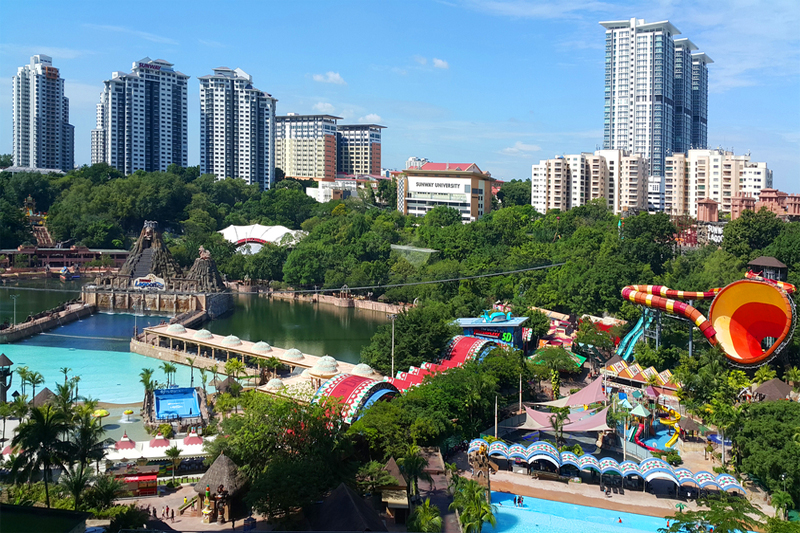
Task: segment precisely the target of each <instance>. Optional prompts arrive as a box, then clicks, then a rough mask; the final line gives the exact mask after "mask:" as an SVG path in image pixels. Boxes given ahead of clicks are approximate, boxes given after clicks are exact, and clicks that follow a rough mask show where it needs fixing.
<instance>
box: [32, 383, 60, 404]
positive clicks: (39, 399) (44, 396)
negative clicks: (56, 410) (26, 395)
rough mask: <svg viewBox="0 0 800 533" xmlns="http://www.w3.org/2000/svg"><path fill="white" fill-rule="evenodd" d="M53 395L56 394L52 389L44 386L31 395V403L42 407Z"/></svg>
mask: <svg viewBox="0 0 800 533" xmlns="http://www.w3.org/2000/svg"><path fill="white" fill-rule="evenodd" d="M55 397H56V395H55V394H53V391H51V390H50V389H48V388H47V387H45V388H43V389H42V390H40V391H39V394H37V395H36V396H34V397H33V401H32V402H31V405H33V406H34V407H42V406H43V405H44V404H46V403H48V402H50V401H52V400H53V398H55Z"/></svg>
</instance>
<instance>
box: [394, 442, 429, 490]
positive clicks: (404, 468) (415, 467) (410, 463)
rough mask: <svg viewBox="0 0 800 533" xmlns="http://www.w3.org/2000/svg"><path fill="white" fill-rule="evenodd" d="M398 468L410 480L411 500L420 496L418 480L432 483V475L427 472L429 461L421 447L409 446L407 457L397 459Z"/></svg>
mask: <svg viewBox="0 0 800 533" xmlns="http://www.w3.org/2000/svg"><path fill="white" fill-rule="evenodd" d="M397 466H399V467H400V472H402V473H403V475H404V476H405V477H406V479H407V480H408V497H409V499H412V498H413V497H414V496H416V495H418V494H419V486H418V480H420V479H422V480H425V481H427V482H429V483H430V482H432V478H431V475H430V474H429V473H428V472H426V471H425V467H426V466H428V461H427V459H425V458H424V457H423V456H422V453H421V452H420V449H419V447H418V446H416V445H414V444H412V445H409V447H408V448H407V449H406V453H405V455H403V456H402V457H400V458H399V459H397Z"/></svg>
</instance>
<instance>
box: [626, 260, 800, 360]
mask: <svg viewBox="0 0 800 533" xmlns="http://www.w3.org/2000/svg"><path fill="white" fill-rule="evenodd" d="M746 277H747V279H743V280H739V281H734V282H733V283H731V284H730V285H727V286H726V287H723V288H722V289H711V290H709V291H705V292H690V291H676V290H673V289H670V288H668V287H664V286H662V285H629V286H627V287H625V288H623V289H622V297H623V298H625V299H626V300H629V301H631V302H633V303H635V304H638V305H642V306H646V307H651V308H653V309H659V310H661V311H666V312H667V313H670V314H674V315H680V316H683V317H685V318H687V319H689V320H690V321H691V322H692V323H694V325H695V326H697V328H698V329H699V330H700V332H701V333H703V335H704V336H705V337H706V339H707V340H708V342H709V343H711V344H712V345H714V346H719V347H720V348H721V349H722V351H723V352H724V353H725V356H726V357H727V358H728V359H730V361H731V362H732V363H734V364H736V365H739V366H747V367H751V366H759V365H762V364H764V363H766V362H767V361H768V360H769V359H771V358H772V357H773V356H774V355H777V353H778V352H779V351H780V350H781V349H782V348H783V347H784V346H785V345H786V344H788V342H789V341H790V340H791V338H792V333H793V330H794V320H795V316H794V302H793V301H792V299H791V298H790V297H789V295H790V294H793V293H794V292H795V286H794V285H792V284H791V283H786V282H782V281H774V280H768V279H764V278H762V277H761V276H759V275H757V274H754V273H752V272H748V273H747V275H746ZM711 299H713V302H711V309H710V311H709V318H706V317H705V316H704V315H703V313H701V312H700V311H698V310H697V309H696V308H694V307H692V306H691V305H689V304H687V303H685V302H681V301H677V300H711ZM767 337H770V338H772V339H774V342H773V343H772V344H771V345H770V346H769V347H767V348H766V349H764V348H762V346H761V342H762V341H763V340H764V339H765V338H767Z"/></svg>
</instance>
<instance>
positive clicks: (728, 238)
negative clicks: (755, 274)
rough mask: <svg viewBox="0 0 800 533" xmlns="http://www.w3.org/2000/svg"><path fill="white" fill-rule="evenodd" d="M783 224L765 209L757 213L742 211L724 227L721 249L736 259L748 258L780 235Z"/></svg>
mask: <svg viewBox="0 0 800 533" xmlns="http://www.w3.org/2000/svg"><path fill="white" fill-rule="evenodd" d="M783 224H784V223H783V221H781V220H780V219H779V218H778V217H777V216H776V215H775V213H773V212H771V211H770V210H768V209H767V208H766V207H762V208H761V210H759V211H758V213H756V212H755V211H750V210H746V211H742V214H741V215H740V216H739V218H737V219H736V220H733V221H731V222H729V223H728V224H726V225H725V229H724V230H723V231H722V249H723V250H725V251H726V252H728V253H731V254H733V255H735V256H738V257H744V256H748V255H750V254H751V253H752V252H754V251H758V250H761V249H762V248H766V247H767V246H769V245H770V244H771V243H772V241H773V240H775V239H776V238H777V237H778V235H779V234H780V233H781V229H783Z"/></svg>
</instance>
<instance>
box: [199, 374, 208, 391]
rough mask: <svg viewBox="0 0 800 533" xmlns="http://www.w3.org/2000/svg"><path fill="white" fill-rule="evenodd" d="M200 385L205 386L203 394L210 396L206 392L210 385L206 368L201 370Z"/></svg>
mask: <svg viewBox="0 0 800 533" xmlns="http://www.w3.org/2000/svg"><path fill="white" fill-rule="evenodd" d="M199 370H200V384H201V385H202V386H203V392H205V393H206V394H208V391H206V384H207V383H208V373H207V372H206V369H205V368H200V369H199Z"/></svg>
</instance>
